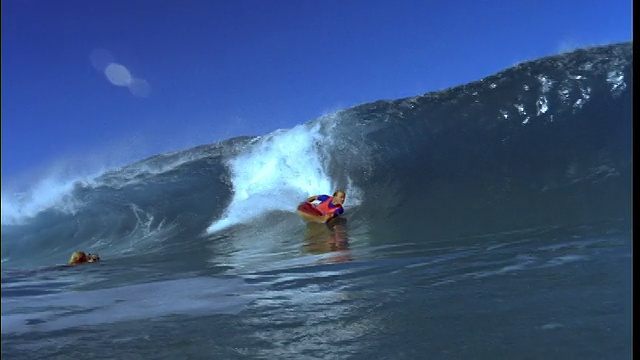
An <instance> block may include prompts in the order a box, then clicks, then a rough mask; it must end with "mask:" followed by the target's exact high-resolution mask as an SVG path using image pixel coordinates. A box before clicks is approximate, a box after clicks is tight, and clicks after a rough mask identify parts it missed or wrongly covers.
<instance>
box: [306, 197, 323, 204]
mask: <svg viewBox="0 0 640 360" xmlns="http://www.w3.org/2000/svg"><path fill="white" fill-rule="evenodd" d="M318 196H320V195H313V196H311V197H308V198H307V202H308V203H309V204H311V203H312V202H314V201H316V200H318Z"/></svg>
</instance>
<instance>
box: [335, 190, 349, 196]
mask: <svg viewBox="0 0 640 360" xmlns="http://www.w3.org/2000/svg"><path fill="white" fill-rule="evenodd" d="M338 194H342V195H344V196H345V197H346V196H347V193H346V192H344V190H336V192H334V193H333V196H336V195H338Z"/></svg>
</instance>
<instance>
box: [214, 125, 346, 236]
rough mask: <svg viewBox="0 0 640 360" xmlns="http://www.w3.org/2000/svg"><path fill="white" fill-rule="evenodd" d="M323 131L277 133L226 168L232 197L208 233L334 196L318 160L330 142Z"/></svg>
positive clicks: (302, 128) (304, 129)
mask: <svg viewBox="0 0 640 360" xmlns="http://www.w3.org/2000/svg"><path fill="white" fill-rule="evenodd" d="M319 130H320V124H315V125H314V126H310V125H308V124H304V125H299V126H296V127H294V128H293V129H290V130H278V131H276V132H274V133H272V134H269V135H267V136H265V137H262V138H260V139H259V140H258V141H256V142H255V143H254V144H253V145H252V146H251V147H250V148H248V149H247V151H246V152H245V153H243V154H239V155H238V156H236V157H235V158H233V159H232V160H231V161H230V163H229V164H228V165H229V167H230V170H231V174H232V183H233V187H234V196H233V199H232V201H231V203H230V205H229V207H228V208H227V210H226V212H225V213H224V214H223V216H222V218H221V219H219V220H218V221H216V222H214V223H213V224H211V225H210V226H209V228H208V229H207V231H208V232H209V233H213V232H216V231H219V230H221V229H224V228H226V227H228V226H231V225H235V224H240V223H245V222H246V221H248V220H250V219H252V218H255V217H257V216H259V215H263V214H265V213H267V212H269V211H274V210H285V211H291V210H292V209H295V208H296V206H297V204H298V203H300V202H301V201H303V200H304V199H305V198H306V197H307V196H310V195H314V194H327V193H332V192H333V191H334V190H335V189H333V184H332V181H331V179H330V178H329V176H328V175H327V174H326V172H325V170H324V167H323V164H322V159H321V157H320V154H321V152H322V150H321V147H322V145H325V144H326V141H327V138H326V137H323V136H321V135H320V133H319Z"/></svg>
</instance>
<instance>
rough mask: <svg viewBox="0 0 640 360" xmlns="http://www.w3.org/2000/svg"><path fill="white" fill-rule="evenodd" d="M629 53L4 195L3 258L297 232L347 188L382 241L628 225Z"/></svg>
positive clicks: (556, 64)
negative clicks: (34, 194) (50, 192)
mask: <svg viewBox="0 0 640 360" xmlns="http://www.w3.org/2000/svg"><path fill="white" fill-rule="evenodd" d="M632 60H633V55H632V46H631V43H623V44H614V45H609V46H602V47H593V48H586V49H580V50H577V51H575V52H572V53H567V54H562V55H558V56H552V57H546V58H542V59H539V60H535V61H531V62H527V63H522V64H519V65H517V66H514V67H512V68H509V69H506V70H505V71H502V72H500V73H498V74H495V75H492V76H489V77H486V78H484V79H481V80H479V81H476V82H473V83H470V84H466V85H462V86H458V87H454V88H451V89H447V90H444V91H440V92H435V93H428V94H425V95H421V96H416V97H412V98H407V99H400V100H392V101H377V102H374V103H369V104H363V105H360V106H356V107H354V108H350V109H346V110H342V111H339V112H337V113H335V114H332V115H330V116H325V117H322V118H319V119H316V120H313V121H310V122H308V123H305V124H301V125H299V126H296V127H294V128H292V129H288V130H278V131H276V132H274V133H271V134H267V135H265V136H261V137H239V138H233V139H229V140H226V141H223V142H220V143H216V144H213V145H204V146H199V147H195V148H191V149H188V150H185V151H181V152H176V153H171V154H163V155H157V156H154V157H152V158H149V159H146V160H143V161H140V162H137V163H134V164H130V165H128V166H125V167H122V168H120V169H114V170H112V171H108V172H106V173H104V174H102V175H100V176H98V177H96V178H94V179H91V180H90V181H78V182H74V183H71V184H65V185H64V186H63V187H62V188H61V190H60V191H59V192H57V193H56V196H54V197H53V200H52V201H49V202H45V203H40V207H37V208H36V209H37V211H34V210H33V209H34V207H33V206H31V208H29V206H30V204H29V202H28V201H27V202H24V203H22V204H21V205H15V204H13V205H12V203H11V202H10V201H8V200H7V198H8V197H7V196H5V194H4V190H3V204H2V216H3V222H2V239H3V241H2V257H3V264H4V260H5V259H9V260H8V261H9V262H12V263H14V261H15V263H14V264H16V263H19V261H18V259H24V258H25V256H27V255H29V257H31V255H33V254H47V261H48V262H49V261H50V259H51V258H52V257H54V258H57V259H64V258H65V257H66V256H67V255H68V253H69V251H71V250H73V249H77V248H83V249H89V250H91V249H99V250H100V251H102V252H103V253H104V251H105V249H108V250H106V251H108V252H109V253H110V254H111V256H112V257H114V256H119V255H125V254H137V253H141V252H160V251H163V249H165V248H167V247H169V246H174V245H175V244H176V243H182V244H185V245H186V243H190V244H192V245H193V244H194V243H197V242H199V241H202V239H203V238H212V237H214V236H218V235H220V234H224V233H225V232H227V231H231V230H232V229H234V228H237V227H249V228H251V227H257V226H263V224H262V223H260V219H261V218H264V217H265V216H269V217H270V219H272V220H271V221H270V222H271V223H276V224H277V223H280V222H283V223H286V225H282V226H287V227H291V226H292V224H297V223H293V221H299V219H297V218H296V217H295V215H292V214H293V210H294V209H295V205H296V204H297V203H298V202H300V201H301V200H302V199H304V198H305V197H306V196H308V195H310V194H316V193H330V192H332V191H333V190H335V189H338V188H342V189H346V190H347V194H348V196H347V203H346V207H347V218H349V221H350V225H353V226H356V227H357V226H358V223H363V224H364V223H366V224H367V226H369V227H367V229H368V230H367V231H369V232H370V237H371V239H372V241H375V239H376V237H383V236H384V234H385V233H388V232H394V233H396V234H401V235H402V234H406V235H407V236H413V237H414V238H415V234H422V235H424V236H423V238H425V239H427V238H429V237H433V236H437V237H448V236H460V235H472V234H479V233H486V232H495V231H507V230H510V229H518V228H525V227H530V226H540V225H544V226H548V225H565V224H580V223H590V222H599V221H610V220H616V221H617V220H623V221H626V222H629V223H630V208H631V195H630V194H631V137H632V135H631V121H632V120H631V111H632V102H631V94H632V86H633V79H632V71H631V67H632ZM27 210H29V211H27ZM9 215H11V216H9ZM273 217H275V218H276V219H277V221H273ZM258 223H260V224H262V225H258ZM283 231H284V230H282V231H281V232H283ZM35 258H39V257H35Z"/></svg>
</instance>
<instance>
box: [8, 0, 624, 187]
mask: <svg viewBox="0 0 640 360" xmlns="http://www.w3.org/2000/svg"><path fill="white" fill-rule="evenodd" d="M1 34H2V108H1V109H2V179H3V183H5V180H8V179H10V178H12V177H19V176H20V175H21V174H22V176H23V177H24V174H29V173H33V172H34V170H35V169H50V168H51V167H55V166H58V165H60V164H63V167H65V168H67V169H71V168H72V169H82V168H83V167H96V166H99V165H104V164H110V163H113V164H118V163H119V164H123V163H124V162H128V161H134V160H139V159H142V158H143V157H146V156H149V155H153V154H157V153H160V152H165V151H172V150H180V149H183V148H186V147H190V146H194V145H199V144H205V143H213V142H216V141H219V140H223V139H226V138H229V137H232V136H237V135H257V134H264V133H267V132H271V131H273V130H275V129H277V128H289V127H293V126H295V125H296V124H300V123H304V122H306V121H309V120H311V119H314V118H317V117H319V116H321V115H323V114H326V113H330V112H333V111H335V110H338V109H341V108H346V107H351V106H354V105H357V104H361V103H364V102H369V101H375V100H379V99H395V98H402V97H407V96H414V95H418V94H423V93H426V92H430V91H434V90H440V89H444V88H447V87H451V86H455V85H459V84H463V83H467V82H470V81H474V80H477V79H480V78H482V77H484V76H487V75H490V74H493V73H495V72H497V71H500V70H502V69H504V68H506V67H509V66H512V65H514V64H516V63H518V62H521V61H525V60H531V59H534V58H538V57H541V56H545V55H550V54H555V53H558V52H560V51H563V50H568V49H571V48H575V47H581V46H586V45H593V44H606V43H612V42H620V41H629V40H631V39H632V2H631V1H630V0H592V1H584V0H581V1H578V0H564V1H563V0H560V1H558V0H536V1H533V0H530V1H503V0H499V1H498V0H487V1H472V0H462V1H426V0H416V1H413V0H398V1H390V0H386V1H381V0H380V1H360V0H357V1H356V0H340V1H338V0H323V1H317V0H245V1H235V0H227V1H215V0H180V1H179V0H174V1H168V0H158V1H155V0H154V1H152V0H109V1H105V0H95V1H94V0H90V1H88V0H74V1H71V0H55V1H50V0H2V33H1ZM97 49H104V50H107V51H108V52H109V53H110V54H111V56H112V60H114V62H116V63H119V64H121V65H123V66H124V67H126V69H128V71H129V73H130V74H131V76H132V77H134V78H136V79H143V80H142V82H141V83H142V84H143V85H145V86H146V87H142V89H143V90H146V91H142V93H140V92H138V93H137V94H135V91H131V90H130V88H128V87H127V86H116V85H113V84H112V83H111V82H110V81H109V80H108V78H107V76H105V72H104V71H103V70H104V66H103V67H102V69H100V68H98V67H96V66H94V64H93V63H92V59H94V58H93V57H92V56H93V55H92V54H97V53H94V51H95V50H97ZM103 53H104V52H103ZM105 64H106V63H105ZM136 81H139V80H136ZM137 83H138V84H139V83H140V82H137ZM147 85H148V86H147ZM132 89H133V87H132ZM56 164H57V165H56Z"/></svg>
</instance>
